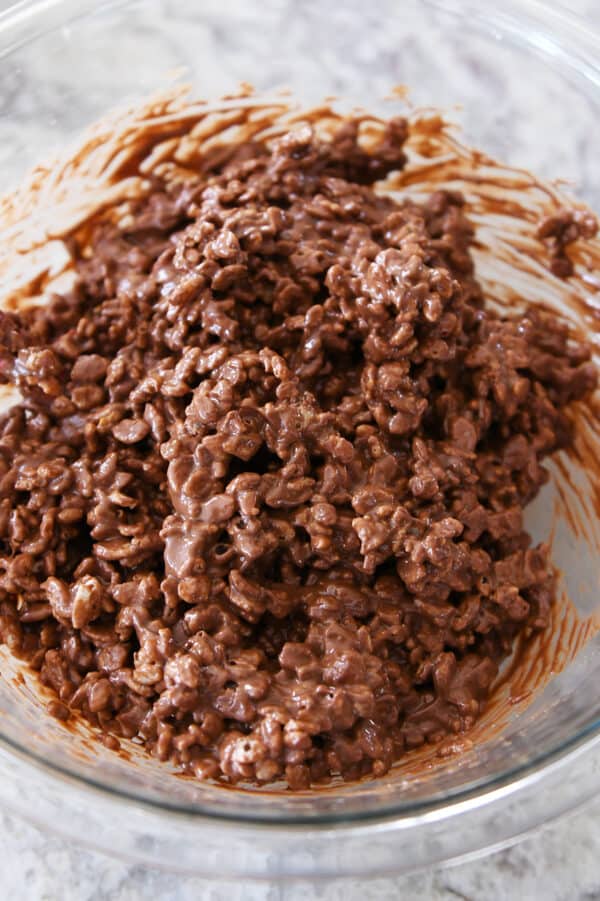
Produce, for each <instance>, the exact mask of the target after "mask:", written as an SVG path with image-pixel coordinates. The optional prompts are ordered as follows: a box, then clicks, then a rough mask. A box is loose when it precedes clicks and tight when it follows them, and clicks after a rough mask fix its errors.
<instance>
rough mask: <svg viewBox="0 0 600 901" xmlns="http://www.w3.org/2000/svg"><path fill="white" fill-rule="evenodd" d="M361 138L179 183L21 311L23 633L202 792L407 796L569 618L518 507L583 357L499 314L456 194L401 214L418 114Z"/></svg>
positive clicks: (18, 464) (11, 631) (3, 594)
mask: <svg viewBox="0 0 600 901" xmlns="http://www.w3.org/2000/svg"><path fill="white" fill-rule="evenodd" d="M357 136H358V125H357V123H353V122H350V123H349V124H348V125H346V126H345V127H344V128H342V129H341V130H340V131H339V132H338V134H337V136H336V137H335V138H334V139H333V140H331V141H319V140H317V139H316V138H315V137H314V135H313V134H311V133H310V131H309V130H308V129H304V130H301V131H300V132H298V133H296V134H289V135H287V136H285V137H284V138H281V139H278V140H277V141H275V142H274V143H273V144H272V145H271V146H266V145H265V144H262V143H260V144H258V143H257V144H252V143H248V144H245V145H241V146H237V147H232V148H230V149H229V151H227V152H226V151H223V152H222V153H221V154H220V156H219V158H218V159H217V157H215V159H214V160H213V163H212V164H211V165H208V166H207V168H206V171H203V172H200V173H198V176H197V178H196V179H194V180H192V181H189V182H186V183H185V184H181V185H179V187H177V188H173V187H170V188H168V189H166V188H165V185H164V184H162V183H161V181H160V179H158V178H157V179H156V183H155V190H154V191H153V193H152V194H151V196H150V197H149V198H147V199H144V200H140V201H139V202H135V203H133V204H132V205H131V208H130V211H129V213H128V215H127V216H121V217H120V222H119V224H115V216H112V215H111V214H110V213H109V214H105V215H103V216H101V217H98V218H97V219H96V221H95V224H94V226H93V228H90V229H87V230H86V231H85V233H83V232H82V233H81V235H80V236H79V238H78V239H73V241H72V246H71V250H72V253H73V256H74V259H75V261H76V262H75V265H76V268H77V272H78V284H77V286H76V288H75V289H74V290H73V291H72V293H70V294H68V295H66V296H56V295H55V296H53V297H52V298H51V299H50V302H49V305H48V306H46V307H44V308H38V309H30V310H28V311H24V312H22V313H20V314H15V315H12V314H4V315H3V318H2V322H1V347H0V350H1V357H0V372H1V374H2V377H3V379H4V380H5V381H6V382H9V383H11V384H14V385H16V386H18V388H19V389H20V391H21V394H22V397H23V400H22V403H21V404H19V405H18V406H16V407H14V408H13V409H12V410H10V412H8V413H7V414H5V415H4V417H3V419H2V420H1V423H0V425H1V436H2V437H1V440H0V498H1V500H0V541H1V545H0V553H1V556H0V573H1V575H0V636H1V637H2V639H3V640H4V642H6V643H7V644H8V645H9V646H10V648H11V649H12V650H13V651H14V652H15V653H18V654H20V655H22V656H25V657H27V658H28V659H29V660H30V661H31V664H32V665H33V667H35V668H36V669H37V670H39V672H40V675H41V679H42V681H43V682H44V683H45V684H46V685H47V686H50V687H51V688H52V689H53V690H54V691H55V692H56V694H57V696H58V698H59V699H60V703H55V704H54V705H53V706H54V711H55V712H56V713H58V714H59V715H63V716H66V715H68V713H67V708H69V709H70V710H79V711H80V712H81V713H82V714H83V716H85V717H86V718H87V719H88V720H91V721H92V723H94V724H96V725H97V726H99V727H100V729H101V730H104V731H106V732H109V733H112V734H113V735H116V736H126V737H129V738H136V739H137V740H141V741H142V742H143V743H144V744H145V745H146V747H147V748H149V749H150V750H151V751H152V752H153V753H155V754H157V755H158V756H159V757H160V758H161V759H165V760H166V759H171V760H172V761H174V762H175V763H176V764H178V765H181V766H183V767H184V768H185V769H186V770H188V771H191V772H193V773H195V774H196V775H197V776H200V777H219V778H223V779H226V780H230V781H232V782H235V781H238V780H250V781H259V782H270V781H273V780H277V779H280V778H285V779H286V780H287V782H288V784H289V785H290V787H292V788H301V787H305V786H307V785H309V784H311V783H314V782H316V781H319V780H324V779H327V778H328V777H331V776H335V775H337V774H341V775H342V776H343V777H344V778H355V777H359V776H361V775H363V774H366V773H369V772H372V773H373V774H375V775H381V774H382V773H384V772H385V771H386V770H387V769H388V768H389V767H390V765H391V764H392V762H393V761H394V760H395V759H397V758H398V757H399V756H400V755H401V754H402V753H403V752H404V751H405V750H406V749H409V748H414V747H415V746H417V745H420V744H422V743H423V742H425V741H435V740H438V739H439V738H441V737H443V736H445V735H448V734H452V733H458V732H461V731H462V730H465V729H467V728H468V727H469V726H470V725H471V724H472V723H473V722H474V720H475V719H476V717H477V716H478V714H479V713H480V711H481V709H482V706H483V705H484V704H485V701H486V699H487V698H488V696H489V693H490V687H491V685H492V682H493V680H494V678H495V676H496V674H497V672H498V666H499V663H500V661H502V659H503V658H506V657H507V655H509V654H510V653H511V650H512V648H513V645H514V641H515V638H516V637H517V636H519V635H522V636H527V635H528V634H530V633H531V632H532V630H537V629H542V628H543V627H544V626H545V625H546V624H547V622H548V615H549V608H550V605H551V604H552V602H553V575H552V569H551V566H550V564H549V561H548V556H547V550H546V548H544V547H532V546H531V542H530V539H529V536H528V535H527V533H526V532H524V530H523V521H522V514H523V508H524V506H525V505H526V504H527V503H528V502H529V501H530V500H531V499H532V498H533V497H534V496H535V495H536V493H537V491H538V489H539V488H540V485H542V483H543V482H544V479H545V472H544V469H543V468H542V467H541V465H540V461H541V460H542V458H543V457H544V456H546V455H547V454H549V453H550V452H552V451H553V450H555V449H556V448H558V447H561V446H564V445H565V444H566V443H568V441H569V428H568V423H567V419H566V417H565V414H564V412H563V411H564V408H565V405H567V404H568V403H569V402H570V401H572V400H573V399H574V398H579V397H581V396H582V395H584V394H585V393H586V392H589V391H590V390H591V388H592V387H593V385H594V383H595V370H594V367H593V366H592V364H591V363H590V362H589V352H588V350H587V348H585V347H583V346H581V345H579V344H577V343H575V342H574V341H572V340H571V339H570V338H569V337H568V335H567V331H566V329H565V327H564V326H563V325H561V324H559V323H558V322H557V321H555V320H553V319H552V318H551V317H548V316H546V315H544V314H542V313H540V312H536V311H534V310H532V311H531V312H529V313H528V314H527V315H526V316H515V317H514V318H508V319H506V318H505V319H502V318H499V316H498V315H497V314H496V313H494V312H492V311H491V310H489V309H486V307H485V303H484V298H483V297H482V294H481V290H480V288H479V286H478V284H477V281H476V280H475V278H474V275H473V263H472V259H471V256H470V252H469V247H470V244H471V243H472V241H473V232H472V229H471V227H470V225H469V223H468V221H467V219H466V218H465V216H464V214H463V200H462V199H461V197H460V196H458V195H455V194H452V193H436V194H434V195H433V196H432V197H431V198H430V199H429V200H428V201H427V203H425V204H424V205H422V206H421V205H417V204H416V203H413V202H405V203H396V202H394V201H393V200H392V199H390V198H389V197H386V196H383V195H382V194H378V193H376V191H375V190H374V188H373V184H374V182H375V181H376V180H378V179H381V178H382V177H384V176H385V175H386V173H388V172H389V171H390V170H393V169H399V168H401V167H402V166H403V164H404V156H403V151H402V146H403V143H404V140H405V137H406V124H405V123H404V122H403V121H402V120H395V121H392V122H390V123H389V125H388V127H387V130H386V135H385V139H384V140H383V142H382V143H381V144H380V145H379V146H378V147H376V148H374V149H372V150H371V152H370V153H367V152H366V151H365V150H363V149H361V147H360V145H359V143H358V140H357ZM115 744H116V742H115Z"/></svg>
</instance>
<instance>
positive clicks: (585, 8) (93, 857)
mask: <svg viewBox="0 0 600 901" xmlns="http://www.w3.org/2000/svg"><path fill="white" fill-rule="evenodd" d="M289 4H290V8H291V7H292V5H293V0H289ZM9 5H10V4H9V3H7V2H2V0H0V10H2V9H3V8H5V7H6V6H9ZM568 6H569V9H570V11H571V12H577V13H579V14H580V15H582V16H584V17H587V19H588V21H590V22H594V21H595V22H598V23H600V0H570V2H569V4H568ZM173 9H174V15H176V3H173ZM294 15H295V17H297V16H298V15H299V12H298V7H296V8H295V10H294ZM440 65H441V64H440ZM442 68H443V67H442ZM548 115H549V116H550V117H551V116H552V111H551V110H549V113H548ZM24 128H26V124H25V123H24V122H16V121H15V123H14V137H15V140H16V139H17V137H18V135H22V134H23V129H24ZM7 134H8V132H6V130H5V132H4V139H6V136H7ZM0 159H1V149H0ZM581 162H582V165H584V166H590V165H596V162H597V147H596V146H589V145H587V144H586V143H585V141H582V144H581ZM147 898H152V899H169V901H195V899H206V901H212V899H214V901H220V899H225V898H227V899H228V901H238V899H240V901H241V899H244V901H271V899H279V898H289V899H293V901H309V899H325V901H334V899H335V901H337V899H339V901H342V899H343V901H353V899H359V898H360V899H363V901H376V899H391V898H398V899H403V901H417V899H431V901H456V899H463V901H476V899H480V898H486V899H489V901H505V899H506V901H508V899H512V898H520V899H524V901H537V899H543V901H592V899H600V802H594V803H593V804H592V805H591V806H589V808H587V809H586V810H584V811H580V812H578V813H575V814H572V815H571V816H569V817H568V818H565V819H563V820H562V821H560V822H557V823H555V824H553V825H550V826H547V827H545V828H544V829H542V830H540V831H538V832H537V833H536V834H535V835H533V836H531V837H528V838H526V839H524V840H523V841H521V842H520V843H519V844H517V845H515V846H514V847H512V848H510V849H508V850H504V851H500V852H497V853H495V854H493V855H490V856H487V857H485V858H482V859H479V860H477V861H472V862H467V863H462V864H458V865H455V866H453V867H449V868H446V869H443V870H440V871H437V872H432V873H425V874H421V875H417V876H411V877H404V878H400V879H395V880H390V879H386V880H374V881H373V880H372V881H369V882H357V881H352V882H337V883H321V884H319V885H314V884H306V883H294V884H288V885H286V886H281V885H277V886H275V885H265V884H255V885H252V886H250V885H248V884H247V883H246V884H243V885H241V884H234V883H230V884H225V883H221V884H220V886H216V885H215V884H214V883H209V882H207V881H204V880H201V879H196V878H192V877H179V876H173V875H170V874H167V873H161V872H158V871H152V870H150V869H147V868H143V867H140V866H138V865H130V864H127V863H123V862H121V861H119V860H113V859H109V858H107V857H104V856H102V855H100V854H96V853H92V852H90V851H87V850H82V849H80V848H77V847H74V846H72V845H70V844H69V843H67V842H65V841H63V840H62V839H59V838H57V837H54V836H53V835H52V834H51V833H46V834H43V833H42V832H41V831H39V830H38V829H37V828H35V827H33V826H31V825H29V824H26V823H24V822H22V821H20V820H18V819H16V818H14V817H12V816H9V815H8V814H5V813H0V901H3V899H10V901H108V899H110V901H138V899H140V901H141V899H147Z"/></svg>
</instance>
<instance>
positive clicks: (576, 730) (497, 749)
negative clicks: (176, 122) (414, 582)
mask: <svg viewBox="0 0 600 901" xmlns="http://www.w3.org/2000/svg"><path fill="white" fill-rule="evenodd" d="M599 60H600V39H599V38H598V37H597V36H595V35H594V34H592V33H590V31H589V29H586V28H585V27H584V26H583V25H581V24H578V22H577V21H576V20H574V19H573V18H572V17H570V16H568V15H566V14H564V13H560V12H557V11H552V10H549V9H548V8H547V7H546V6H545V5H544V4H542V3H538V2H533V0H529V2H527V0H519V2H517V0H505V2H503V3H502V4H501V5H499V4H497V3H495V2H487V0H478V2H470V0H465V2H458V0H403V2H402V3H398V2H394V0H372V2H370V3H369V4H364V3H363V2H361V0H351V2H347V3H344V4H341V5H339V6H335V7H329V5H326V4H323V3H320V2H318V0H314V2H312V0H310V2H300V3H296V2H294V0H288V2H275V0H230V2H228V3H223V2H216V0H201V2H197V0H146V2H105V3H99V2H96V0H31V2H28V0H25V2H21V3H18V4H17V5H16V7H14V8H13V9H12V11H9V12H7V13H5V14H3V15H0V98H1V99H0V190H2V191H5V190H8V189H9V188H11V187H12V186H14V185H15V184H16V182H17V181H18V180H19V178H20V177H21V176H22V175H23V174H24V173H25V172H26V171H27V170H29V169H30V168H31V167H32V166H33V165H34V164H36V163H38V162H39V161H40V160H42V161H43V160H44V159H46V158H49V157H51V156H52V154H53V152H54V151H56V150H59V149H60V148H61V147H62V146H63V145H65V144H67V143H69V142H70V141H72V140H73V139H74V138H75V137H76V136H77V135H78V134H79V133H80V132H81V130H82V129H83V128H84V127H85V126H86V125H88V124H90V123H92V122H93V121H95V120H96V119H98V118H99V117H100V116H102V115H103V114H105V113H106V112H107V111H108V110H110V109H112V108H113V107H115V106H116V105H118V104H123V103H129V102H130V101H131V102H135V101H138V100H140V99H142V98H145V97H147V95H148V94H150V93H151V92H153V91H154V90H156V89H157V88H160V87H162V86H163V85H164V78H165V76H166V74H167V73H168V72H169V71H170V70H171V71H172V70H175V69H182V68H183V69H184V70H185V71H184V77H185V80H186V81H189V82H191V83H192V84H193V87H194V93H195V94H196V95H197V96H200V97H208V98H213V97H214V98H216V97H219V96H221V95H223V94H224V93H225V92H227V91H230V90H232V89H235V88H236V87H237V85H238V84H239V83H240V82H241V81H244V82H250V83H252V84H253V85H254V86H255V87H256V88H257V89H258V90H259V91H269V92H271V91H273V90H275V89H277V88H281V87H288V88H290V89H291V90H292V92H293V93H294V94H295V95H296V96H297V97H298V98H299V99H300V100H301V101H302V102H306V103H310V102H311V101H319V100H321V99H322V98H324V97H325V96H328V95H338V96H342V97H346V98H348V99H350V100H351V101H352V102H355V103H357V104H362V105H363V106H365V107H366V108H368V109H369V108H370V109H375V110H377V108H378V104H379V102H380V100H381V98H383V97H384V96H385V95H386V94H389V92H390V90H391V89H392V88H393V87H394V86H395V85H397V84H403V85H407V86H409V88H410V97H411V100H412V101H413V102H414V103H415V104H418V105H425V106H427V105H433V106H435V107H440V108H444V109H449V110H451V111H452V115H453V118H455V119H458V120H459V121H460V122H461V124H462V126H463V129H464V133H465V135H466V138H467V140H468V142H469V143H471V144H473V145H474V146H476V147H479V148H482V149H483V150H485V151H486V152H488V153H490V154H493V155H494V156H496V157H498V158H500V159H502V160H504V161H506V162H508V163H509V164H511V165H513V166H524V167H530V168H531V169H533V170H534V171H535V172H536V173H537V174H539V175H541V176H546V177H553V176H554V177H556V176H561V177H563V178H566V179H568V180H570V181H572V182H573V183H574V185H575V187H576V189H577V193H578V195H579V196H580V197H581V198H582V199H584V200H586V201H588V202H589V203H590V205H592V206H594V205H595V206H596V207H598V208H600V169H599V168H598V166H597V165H595V159H594V153H595V149H596V147H597V143H598V141H597V138H598V130H599V126H598V124H597V123H598V122H600V62H599ZM459 105H460V108H458V107H459ZM593 290H596V288H595V287H594V285H593V284H592V283H591V282H590V292H592V291H593ZM564 462H565V461H562V463H561V461H558V463H557V464H556V465H554V466H552V467H551V473H552V478H551V481H550V483H549V485H548V486H547V487H546V488H545V489H544V491H543V492H542V494H541V495H540V497H539V498H538V499H537V500H536V502H535V504H534V505H532V508H531V509H530V510H529V511H528V520H527V523H528V527H529V528H530V531H532V533H533V535H534V538H535V539H536V540H541V539H551V540H552V542H553V554H554V560H555V562H556V563H557V565H558V567H559V569H560V571H561V573H562V576H561V582H560V592H562V594H563V595H564V596H565V597H568V598H569V599H570V602H571V603H570V606H568V607H565V608H564V609H563V608H561V610H562V613H561V615H560V617H559V619H558V620H557V622H556V623H555V624H554V625H555V629H556V631H555V633H553V636H554V637H553V639H552V640H553V641H554V645H553V648H554V651H553V657H552V660H553V661H554V664H555V668H556V670H557V672H556V673H555V674H554V677H553V678H552V679H551V680H549V681H547V684H545V686H543V687H541V688H540V690H539V691H538V692H536V694H535V697H534V698H533V701H532V702H531V703H529V704H527V705H525V704H519V703H515V704H514V709H512V708H511V710H512V712H509V714H507V715H506V717H505V720H503V728H502V729H497V730H495V731H494V730H493V729H491V730H488V732H487V733H486V734H483V733H482V737H481V740H480V741H477V742H474V743H473V746H472V747H470V748H469V747H468V746H467V745H465V747H464V749H463V752H462V753H461V754H458V755H456V754H454V755H453V754H450V755H449V756H448V757H447V758H440V757H436V756H435V754H430V755H429V757H426V759H420V761H419V762H418V765H414V766H413V764H412V763H411V762H410V761H409V762H408V763H406V764H403V765H401V766H399V767H398V768H396V769H394V770H393V771H392V772H391V773H389V774H388V775H387V776H385V777H383V778H381V779H373V780H370V781H366V782H361V783H359V784H355V785H335V786H332V787H331V788H326V789H318V790H315V791H307V792H300V793H297V794H293V793H289V792H285V791H275V790H269V789H264V790H250V789H245V788H240V787H238V788H230V787H223V786H214V785H210V784H207V783H200V782H197V781H194V780H192V779H188V778H183V777H181V776H176V775H175V774H173V773H171V772H170V771H169V768H168V767H167V766H166V765H164V764H159V763H157V762H156V761H153V760H150V759H147V758H145V757H144V756H143V755H142V754H141V752H140V751H139V750H138V749H136V748H135V746H131V747H130V748H129V749H128V752H127V754H126V755H121V756H118V755H116V754H114V753H113V752H111V751H109V750H107V749H106V748H104V747H102V746H101V745H100V744H99V743H97V742H94V741H93V740H92V739H91V738H90V735H89V732H88V731H86V729H85V728H84V727H80V726H70V727H69V729H67V728H66V727H65V726H64V725H63V724H61V723H59V722H58V721H55V720H53V719H52V718H50V717H49V716H48V714H47V713H46V711H45V706H44V703H43V699H40V696H39V692H38V691H37V690H36V688H35V686H34V685H33V683H32V682H31V680H30V678H29V677H28V675H27V673H26V672H24V671H22V669H21V668H20V666H19V664H18V663H17V662H16V661H14V660H13V659H11V657H10V656H9V655H8V653H7V652H6V650H5V649H1V650H0V672H1V674H2V679H1V680H0V803H2V805H3V806H5V807H7V808H9V809H13V810H15V811H17V812H18V813H20V814H22V815H24V816H26V817H28V818H29V819H30V820H32V821H34V822H36V823H38V824H40V825H42V826H43V827H45V828H48V829H51V830H52V831H55V832H58V833H61V834H64V835H66V836H68V837H71V838H73V839H75V840H77V841H80V842H84V843H88V844H90V845H92V846H94V847H96V848H99V849H101V850H103V851H106V852H109V853H112V854H117V855H121V856H124V857H127V858H129V859H135V860H139V861H144V862H147V863H150V864H153V865H157V866H163V867H167V868H169V869H172V870H178V871H181V872H195V873H201V874H204V875H216V874H226V875H227V876H228V877H233V876H247V877H254V878H269V879H273V878H278V877H290V876H303V877H306V876H311V877H319V876H322V877H325V876H340V875H345V876H350V875H358V874H361V875H367V874H369V875H374V876H382V875H384V874H389V873H399V872H406V871H409V870H415V869H418V868H421V867H426V866H432V865H434V864H437V863H439V862H441V861H446V860H449V859H455V858H458V857H463V856H465V855H469V854H473V853H475V852H478V851H481V850H482V849H485V848H492V847H498V846H500V845H502V844H504V843H506V842H508V841H510V840H512V839H514V838H515V837H516V836H517V835H519V834H521V833H522V832H524V831H526V830H528V829H531V828H533V827H535V826H537V825H539V824H540V823H542V822H546V821H547V820H549V819H551V818H553V817H556V816H558V815H559V814H561V813H562V812H563V811H566V810H569V809H572V808H573V807H574V806H576V805H578V804H580V803H582V802H583V801H585V800H587V799H588V798H590V797H592V796H593V795H594V794H595V793H596V792H597V791H598V790H600V767H599V766H598V762H599V761H600V749H599V750H596V748H597V746H598V744H599V742H600V695H597V694H596V693H595V691H594V690H593V686H594V685H595V684H596V683H597V680H598V679H599V678H600V637H594V632H595V625H594V623H595V620H594V616H595V614H596V613H597V612H600V601H599V600H598V562H597V561H598V559H600V557H599V551H600V528H599V527H598V521H597V515H596V511H595V510H593V509H591V507H590V506H589V505H586V503H585V500H584V501H583V502H582V501H581V500H580V498H581V497H584V499H585V497H587V496H590V497H591V496H592V493H593V492H592V488H593V485H592V484H591V483H590V482H589V481H587V480H588V479H589V475H588V474H586V473H585V472H584V471H583V470H581V471H579V470H577V469H573V468H572V464H569V465H570V466H571V470H570V471H569V473H568V476H569V477H568V478H565V476H564V472H565V468H564V465H563V464H564ZM561 503H562V504H563V507H564V509H565V510H568V509H574V508H577V510H578V511H579V516H580V521H581V522H583V523H584V524H585V527H584V528H575V527H571V525H572V524H571V525H570V523H569V517H567V516H563V517H562V518H561V517H560V516H559V518H558V520H557V519H556V517H555V516H554V512H555V510H556V509H557V505H558V506H560V504H561ZM578 504H579V506H577V505H578ZM576 614H577V615H576ZM577 617H579V619H578V618H577ZM561 642H562V643H564V644H565V647H566V649H567V650H564V649H563V644H561ZM578 644H581V645H582V648H581V650H580V651H579V653H578V654H577V655H576V656H574V659H571V657H572V656H573V655H572V654H571V653H570V651H572V650H573V648H574V647H575V646H578ZM569 649H570V650H569ZM563 650H564V653H563ZM561 654H562V658H561ZM563 658H564V659H563ZM561 660H562V662H561ZM564 664H566V665H564ZM534 669H535V666H534ZM558 670H561V671H560V672H558ZM538 676H539V673H538ZM538 676H536V673H535V672H533V671H532V674H531V679H532V681H534V682H535V680H536V678H538ZM538 681H540V680H539V679H538ZM542 681H543V680H542ZM525 688H527V686H525ZM526 693H527V692H525V694H526ZM505 700H506V698H505ZM509 700H510V699H509ZM512 700H515V701H519V699H518V698H516V699H515V698H512ZM521 700H523V699H521ZM529 700H531V699H529ZM492 714H493V710H492V712H491V714H490V716H491V715H492Z"/></svg>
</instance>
